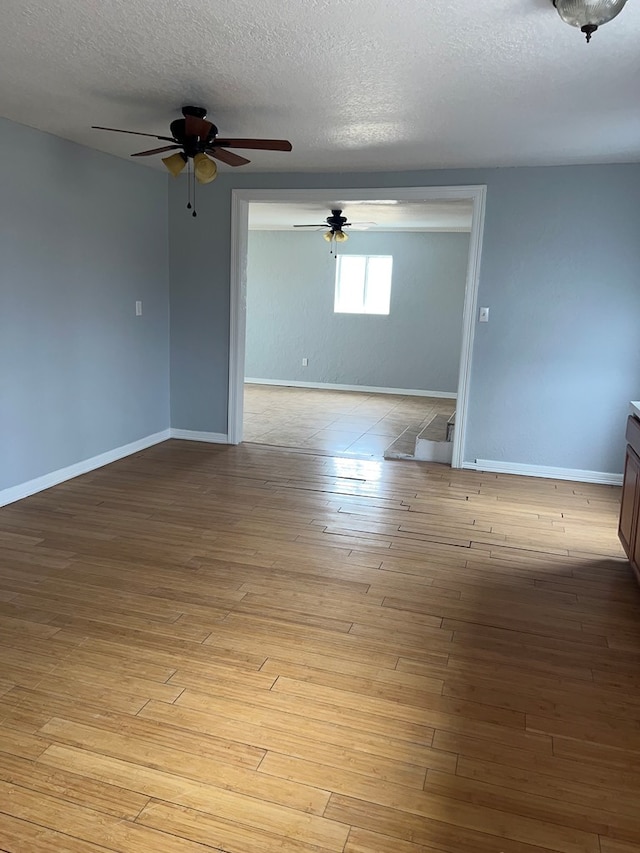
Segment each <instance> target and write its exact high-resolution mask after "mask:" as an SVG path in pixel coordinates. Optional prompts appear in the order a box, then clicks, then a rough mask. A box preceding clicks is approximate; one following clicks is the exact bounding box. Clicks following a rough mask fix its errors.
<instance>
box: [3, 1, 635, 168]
mask: <svg viewBox="0 0 640 853" xmlns="http://www.w3.org/2000/svg"><path fill="white" fill-rule="evenodd" d="M639 41H640V2H637V0H629V2H628V4H627V6H626V8H625V9H624V10H623V12H622V13H621V14H620V15H619V17H618V18H616V19H615V20H614V21H612V22H611V23H609V24H607V25H606V26H604V27H602V28H601V29H600V31H599V32H597V33H596V34H595V36H594V38H593V41H592V43H591V44H590V45H587V44H585V41H584V38H583V37H582V35H581V34H580V32H579V31H578V30H576V29H574V28H572V27H569V26H567V25H566V24H564V23H563V22H562V21H561V20H560V18H559V17H558V15H557V13H556V11H555V10H554V8H553V6H552V3H551V0H482V2H479V0H447V2H445V1H444V0H402V2H398V3H391V4H390V3H383V2H381V0H305V2H300V0H259V2H257V0H234V2H232V3H229V2H221V0H207V2H205V0H153V2H150V0H108V2H98V3H92V2H87V0H64V2H63V3H52V2H50V0H2V27H0V114H2V115H3V116H5V117H6V118H9V119H13V120H14V121H18V122H22V123H23V124H27V125H31V126H33V127H37V128H40V129H42V130H46V131H49V132H51V133H54V134H57V135H59V136H63V137H66V138H68V139H72V140H75V141H77V142H80V143H82V144H84V145H89V146H91V147H94V148H99V149H101V150H103V151H108V152H110V153H112V154H117V155H120V156H123V157H126V156H128V154H130V153H131V152H132V151H136V150H141V149H142V148H145V147H153V142H152V140H149V142H150V143H151V145H150V146H147V145H146V144H145V140H144V139H142V140H141V142H142V145H138V144H137V141H136V138H135V137H132V136H124V135H122V136H120V135H117V134H107V133H100V132H99V131H92V130H90V129H89V127H90V125H92V124H102V125H110V126H115V127H124V128H131V129H137V130H141V131H150V132H155V133H159V134H165V133H166V132H167V126H168V123H169V121H170V120H171V119H172V118H174V117H176V116H177V115H178V111H179V108H180V106H181V105H183V104H185V103H194V104H199V105H204V106H206V107H208V108H209V117H210V118H211V119H212V120H213V121H214V122H215V123H216V124H217V125H218V127H219V129H220V132H221V133H222V134H226V135H229V136H237V135H243V136H265V137H270V136H272V137H284V138H288V139H290V140H291V141H292V142H293V144H294V151H293V152H292V153H267V152H257V151H256V152H247V153H248V154H249V157H250V158H251V160H252V163H251V165H250V166H247V167H243V168H244V169H245V170H250V169H256V170H261V171H262V170H279V171H337V170H377V171H387V170H402V169H412V168H429V167H432V168H438V167H447V166H507V165H534V164H564V163H584V162H616V161H634V160H639V159H640V88H639V87H638V79H639V72H640V51H639V50H638V43H639ZM139 162H142V161H139ZM145 165H150V163H149V161H146V164H145ZM154 165H158V163H157V160H156V163H155V164H154ZM160 168H161V166H160ZM222 168H225V169H226V168H228V167H222Z"/></svg>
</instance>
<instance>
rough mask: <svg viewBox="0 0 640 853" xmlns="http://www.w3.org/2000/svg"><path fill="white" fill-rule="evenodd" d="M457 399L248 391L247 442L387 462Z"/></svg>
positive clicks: (248, 388)
mask: <svg viewBox="0 0 640 853" xmlns="http://www.w3.org/2000/svg"><path fill="white" fill-rule="evenodd" d="M454 411H455V400H442V399H439V398H436V397H406V396H402V395H396V394H368V393H366V392H360V391H333V390H329V389H327V390H323V389H315V388H288V387H284V386H277V385H251V384H248V383H247V384H245V386H244V441H250V442H254V443H257V444H269V445H275V446H279V447H296V448H302V449H310V450H321V451H324V452H329V453H346V454H348V455H354V456H370V457H371V456H373V457H379V458H382V456H383V454H384V451H385V449H386V448H387V447H388V446H389V445H390V444H392V443H393V442H394V441H395V440H396V439H397V438H398V437H399V436H400V435H401V434H402V433H403V432H404V431H405V430H406V429H408V428H410V427H413V428H415V427H417V426H419V425H421V424H424V423H426V422H428V421H429V420H430V419H431V418H432V417H433V416H434V415H438V414H446V415H451V414H453V412H454Z"/></svg>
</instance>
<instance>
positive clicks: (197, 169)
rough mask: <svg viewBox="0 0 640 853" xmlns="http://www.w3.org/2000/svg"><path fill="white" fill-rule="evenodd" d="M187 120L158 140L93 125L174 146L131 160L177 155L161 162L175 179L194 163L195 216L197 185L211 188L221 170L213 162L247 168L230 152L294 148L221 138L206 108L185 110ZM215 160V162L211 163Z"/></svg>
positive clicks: (283, 141) (277, 142)
mask: <svg viewBox="0 0 640 853" xmlns="http://www.w3.org/2000/svg"><path fill="white" fill-rule="evenodd" d="M182 115H183V116H184V118H178V119H175V120H174V121H172V122H171V124H170V125H169V132H170V134H171V135H170V136H158V135H156V134H155V133H140V132H139V131H137V130H121V129H119V128H117V127H99V126H97V125H93V126H92V129H93V130H109V131H113V132H114V133H130V134H132V135H134V136H149V137H151V138H152V139H158V140H160V141H161V142H168V143H171V144H170V145H163V146H162V147H160V148H151V149H149V150H148V151H136V153H135V154H132V155H131V156H132V157H149V156H151V155H152V154H164V152H165V151H175V152H176V153H175V154H171V155H170V156H168V157H163V158H162V162H163V163H164V165H165V166H166V167H167V169H168V170H169V172H171V174H172V175H173V176H174V177H177V176H178V175H179V174H180V172H182V170H183V169H184V168H185V166H187V165H188V166H189V173H191V161H192V162H193V194H194V211H193V216H196V215H197V214H196V212H195V181H198V183H200V184H208V183H210V182H211V181H213V180H214V178H215V177H216V175H217V173H218V167H217V166H216V164H215V162H214V160H220V161H221V162H222V163H226V164H227V166H246V164H247V163H250V162H251V161H250V160H247V158H246V157H241V156H240V155H239V154H235V153H234V152H233V151H229V150H228V149H229V148H253V149H260V150H263V151H291V150H292V148H293V146H292V145H291V143H290V142H289V141H288V140H286V139H229V138H228V137H219V136H218V128H217V127H216V126H215V124H213V123H212V122H210V121H207V118H206V116H207V111H206V109H205V108H204V107H190V106H187V107H182ZM212 158H213V159H212ZM189 185H190V186H189V202H188V204H187V207H188V208H189V209H190V208H191V181H189Z"/></svg>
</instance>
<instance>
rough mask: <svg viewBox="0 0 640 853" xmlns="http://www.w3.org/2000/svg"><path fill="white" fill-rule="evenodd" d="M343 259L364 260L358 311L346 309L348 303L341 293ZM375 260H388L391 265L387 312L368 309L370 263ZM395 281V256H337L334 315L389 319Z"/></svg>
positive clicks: (342, 286)
mask: <svg viewBox="0 0 640 853" xmlns="http://www.w3.org/2000/svg"><path fill="white" fill-rule="evenodd" d="M343 258H364V259H365V265H364V283H363V288H362V304H361V306H360V308H359V309H358V310H357V311H349V310H347V309H345V307H344V305H345V303H346V302H347V300H346V299H345V296H344V293H341V290H342V289H343V288H344V284H343V283H342V282H341V273H342V259H343ZM374 258H388V259H389V260H390V261H391V263H390V269H389V283H388V287H389V293H388V296H389V298H388V301H387V310H386V311H373V310H371V307H370V305H369V307H367V301H368V300H367V297H368V288H369V262H370V261H371V260H372V259H374ZM392 281H393V255H356V254H345V255H337V256H336V279H335V290H334V298H333V313H334V314H367V315H370V316H377V317H388V316H389V314H390V313H391V284H392Z"/></svg>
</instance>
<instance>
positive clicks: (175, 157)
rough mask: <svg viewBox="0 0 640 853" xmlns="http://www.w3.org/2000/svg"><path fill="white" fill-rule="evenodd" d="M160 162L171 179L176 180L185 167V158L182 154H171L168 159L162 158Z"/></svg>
mask: <svg viewBox="0 0 640 853" xmlns="http://www.w3.org/2000/svg"><path fill="white" fill-rule="evenodd" d="M162 162H163V163H164V165H165V166H166V168H167V169H168V170H169V172H171V174H172V175H173V177H174V178H177V177H178V175H179V174H180V172H182V170H183V169H184V167H185V166H186V165H187V158H186V156H185V155H184V154H171V155H170V156H169V157H163V158H162Z"/></svg>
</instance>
